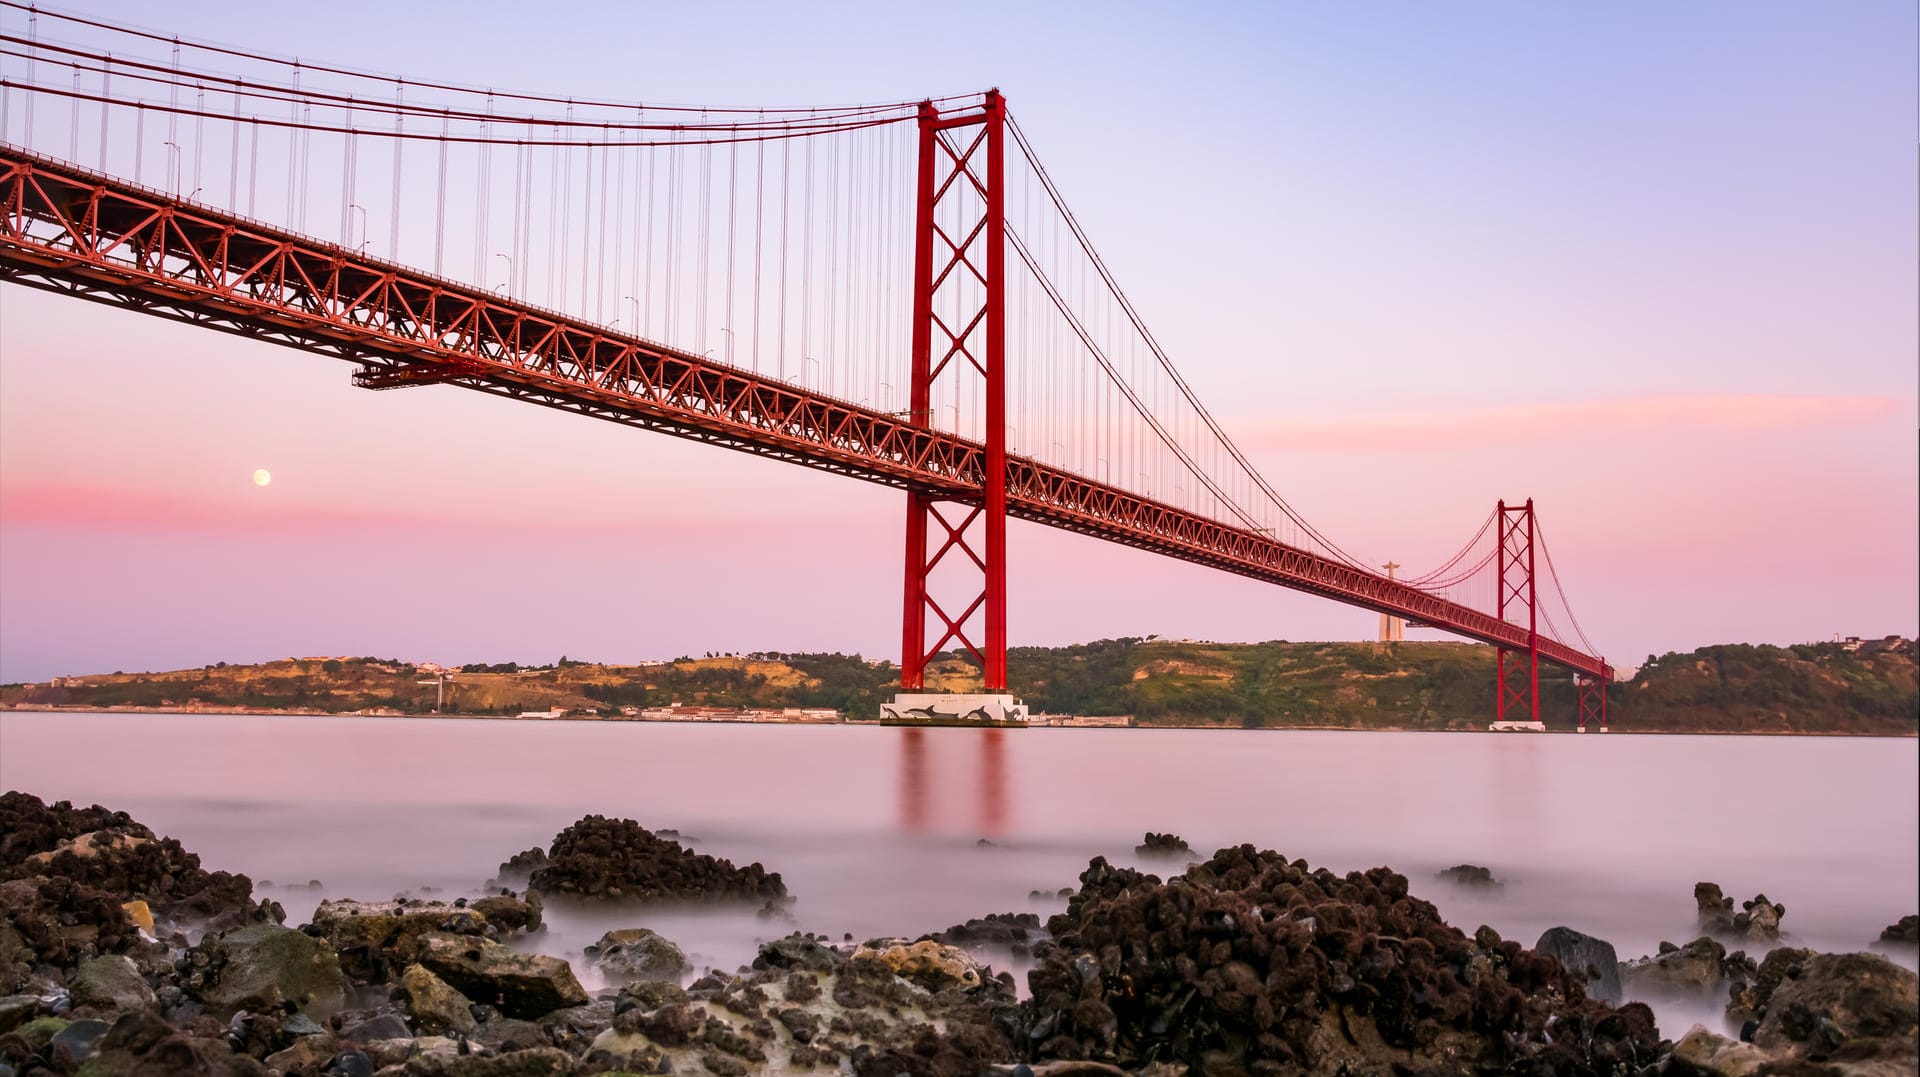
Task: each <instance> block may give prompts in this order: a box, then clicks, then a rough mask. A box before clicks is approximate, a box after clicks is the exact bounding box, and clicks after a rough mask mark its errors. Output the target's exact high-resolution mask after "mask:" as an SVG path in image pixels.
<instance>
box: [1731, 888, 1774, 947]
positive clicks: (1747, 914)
mask: <svg viewBox="0 0 1920 1077" xmlns="http://www.w3.org/2000/svg"><path fill="white" fill-rule="evenodd" d="M1785 915H1787V907H1786V906H1785V905H1778V904H1775V903H1774V902H1771V901H1768V900H1767V895H1765V894H1756V895H1754V898H1753V900H1752V901H1748V902H1745V903H1744V904H1742V906H1741V911H1740V912H1738V913H1735V914H1734V917H1733V931H1734V933H1735V934H1737V935H1739V936H1741V937H1742V938H1745V939H1747V940H1748V941H1750V942H1775V941H1778V940H1779V938H1780V918H1781V917H1783V916H1785Z"/></svg>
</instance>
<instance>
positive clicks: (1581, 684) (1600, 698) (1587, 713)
mask: <svg viewBox="0 0 1920 1077" xmlns="http://www.w3.org/2000/svg"><path fill="white" fill-rule="evenodd" d="M1573 683H1574V687H1575V688H1576V690H1578V692H1579V693H1580V724H1579V725H1578V726H1577V727H1576V728H1575V731H1576V732H1579V733H1585V732H1586V731H1587V723H1588V722H1590V721H1591V722H1593V723H1595V724H1597V725H1598V726H1599V727H1600V732H1602V733H1605V732H1606V731H1607V682H1606V681H1604V680H1601V679H1600V678H1598V677H1580V676H1576V677H1574V679H1573Z"/></svg>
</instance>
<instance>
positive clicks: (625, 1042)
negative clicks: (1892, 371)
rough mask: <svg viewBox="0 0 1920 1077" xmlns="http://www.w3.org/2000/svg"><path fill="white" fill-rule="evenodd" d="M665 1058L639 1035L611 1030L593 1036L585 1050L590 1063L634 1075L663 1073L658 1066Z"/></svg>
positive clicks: (650, 1041)
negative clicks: (629, 1072)
mask: <svg viewBox="0 0 1920 1077" xmlns="http://www.w3.org/2000/svg"><path fill="white" fill-rule="evenodd" d="M665 1057H666V1056H665V1055H663V1054H662V1053H661V1051H660V1048H658V1047H656V1046H654V1044H653V1041H652V1040H649V1039H647V1038H646V1037H645V1036H643V1035H641V1034H640V1033H638V1032H621V1031H619V1030H618V1029H612V1028H610V1029H607V1030H606V1031H605V1032H602V1033H600V1034H599V1035H598V1036H595V1037H594V1038H593V1043H592V1045H591V1046H589V1047H588V1048H587V1060H588V1061H589V1062H590V1063H595V1064H610V1065H613V1066H617V1067H619V1068H620V1069H622V1070H626V1071H631V1072H634V1073H660V1072H664V1071H663V1070H662V1069H661V1068H660V1064H661V1062H662V1061H664V1060H665Z"/></svg>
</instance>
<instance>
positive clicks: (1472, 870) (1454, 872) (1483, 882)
mask: <svg viewBox="0 0 1920 1077" xmlns="http://www.w3.org/2000/svg"><path fill="white" fill-rule="evenodd" d="M1434 878H1436V879H1445V880H1447V881H1448V882H1450V883H1452V884H1453V885H1455V886H1465V887H1469V888H1472V889H1475V890H1498V889H1499V888H1500V887H1501V885H1502V883H1501V882H1500V880H1498V879H1496V878H1494V877H1493V871H1492V869H1490V868H1483V867H1481V866H1480V865H1478V864H1455V865H1454V866H1452V867H1450V868H1448V869H1447V870H1445V871H1442V872H1440V873H1439V874H1437V875H1435V876H1434Z"/></svg>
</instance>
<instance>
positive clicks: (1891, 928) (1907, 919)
mask: <svg viewBox="0 0 1920 1077" xmlns="http://www.w3.org/2000/svg"><path fill="white" fill-rule="evenodd" d="M1880 941H1881V942H1894V943H1901V942H1903V943H1906V944H1907V945H1909V946H1912V945H1915V944H1920V916H1902V917H1901V918H1900V919H1899V920H1898V921H1897V922H1895V923H1892V924H1888V925H1887V929H1886V930H1885V931H1882V932H1881V933H1880Z"/></svg>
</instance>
